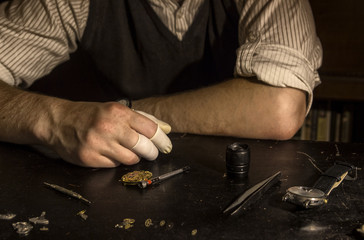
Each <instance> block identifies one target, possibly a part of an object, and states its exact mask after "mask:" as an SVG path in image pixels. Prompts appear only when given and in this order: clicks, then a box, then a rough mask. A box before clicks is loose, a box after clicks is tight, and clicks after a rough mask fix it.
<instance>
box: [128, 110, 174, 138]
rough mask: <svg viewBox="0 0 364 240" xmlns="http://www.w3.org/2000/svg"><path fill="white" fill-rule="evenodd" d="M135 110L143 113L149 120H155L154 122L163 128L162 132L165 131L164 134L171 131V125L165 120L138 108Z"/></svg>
mask: <svg viewBox="0 0 364 240" xmlns="http://www.w3.org/2000/svg"><path fill="white" fill-rule="evenodd" d="M134 111H135V112H137V113H139V114H141V115H143V116H144V117H147V118H149V119H150V120H152V121H153V122H155V123H156V124H158V126H159V127H160V128H161V129H162V130H163V132H165V133H166V134H168V133H170V132H171V126H170V125H169V124H168V123H166V122H163V121H162V120H159V119H158V118H156V117H154V116H153V115H151V114H148V113H146V112H142V111H138V110H134Z"/></svg>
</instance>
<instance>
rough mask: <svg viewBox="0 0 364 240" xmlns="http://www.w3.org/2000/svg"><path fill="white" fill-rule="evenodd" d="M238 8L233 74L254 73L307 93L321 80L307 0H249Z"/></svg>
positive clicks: (318, 47)
mask: <svg viewBox="0 0 364 240" xmlns="http://www.w3.org/2000/svg"><path fill="white" fill-rule="evenodd" d="M237 6H238V10H239V11H240V22H239V42H240V47H239V49H238V50H237V61H236V66H235V76H236V77H239V76H240V77H254V76H255V77H256V78H257V79H258V80H259V81H263V82H265V83H267V84H269V85H272V86H277V87H292V88H296V89H301V90H303V91H305V92H306V93H307V97H308V98H307V100H308V101H307V112H308V111H309V109H310V107H311V104H312V99H313V89H314V88H315V87H316V86H317V85H318V84H320V78H319V75H318V72H317V69H318V68H319V67H320V65H321V62H322V47H321V43H320V40H319V39H318V37H317V34H316V29H315V24H314V19H313V16H312V11H311V8H310V5H309V3H308V1H307V0H298V1H297V0H259V1H255V0H248V1H240V0H238V2H237Z"/></svg>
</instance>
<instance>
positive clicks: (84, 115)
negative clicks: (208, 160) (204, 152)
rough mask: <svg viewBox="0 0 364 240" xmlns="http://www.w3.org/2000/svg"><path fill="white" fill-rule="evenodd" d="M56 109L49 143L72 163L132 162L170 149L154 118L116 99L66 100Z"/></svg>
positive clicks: (90, 165)
mask: <svg viewBox="0 0 364 240" xmlns="http://www.w3.org/2000/svg"><path fill="white" fill-rule="evenodd" d="M59 110H60V111H58V114H57V115H56V117H55V119H54V121H52V122H53V123H52V127H51V128H52V129H51V134H50V136H49V140H48V142H49V144H50V146H51V148H52V149H54V150H55V151H56V152H57V153H58V154H59V155H60V156H61V157H62V158H63V159H64V160H66V161H69V162H71V163H74V164H77V165H81V166H87V167H115V166H118V165H119V164H125V165H131V164H136V163H138V162H139V160H140V157H143V158H145V159H148V160H154V159H155V158H156V157H157V156H158V149H159V150H160V151H161V152H164V153H169V152H170V151H171V149H172V144H171V142H170V140H169V138H168V137H167V135H166V134H165V133H164V132H163V131H162V130H161V128H159V126H158V124H157V123H156V121H154V119H153V120H152V119H151V118H150V117H148V116H145V114H142V113H139V112H136V111H133V110H131V109H129V108H128V107H126V106H124V105H122V104H119V103H117V102H108V103H95V102H67V103H64V105H63V106H62V107H61V108H60V109H59ZM164 125H167V124H166V123H164ZM167 129H168V128H167ZM167 133H168V132H167Z"/></svg>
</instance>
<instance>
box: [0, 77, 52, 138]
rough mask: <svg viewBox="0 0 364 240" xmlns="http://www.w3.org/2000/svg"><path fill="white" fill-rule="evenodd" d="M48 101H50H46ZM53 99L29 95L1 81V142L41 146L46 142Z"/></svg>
mask: <svg viewBox="0 0 364 240" xmlns="http://www.w3.org/2000/svg"><path fill="white" fill-rule="evenodd" d="M45 98H47V101H45ZM51 99H52V98H50V97H46V96H41V95H37V94H33V93H29V92H26V91H23V90H20V89H17V88H14V87H11V86H9V85H7V84H6V83H4V82H2V81H0V116H1V117H0V140H1V141H6V142H12V143H20V144H39V143H41V141H42V140H43V139H44V138H46V134H47V133H46V132H45V130H46V129H47V126H46V125H47V121H46V118H48V117H49V116H50V115H49V114H47V111H49V110H50V109H52V104H53V102H52V101H51Z"/></svg>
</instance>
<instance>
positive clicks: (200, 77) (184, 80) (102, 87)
mask: <svg viewBox="0 0 364 240" xmlns="http://www.w3.org/2000/svg"><path fill="white" fill-rule="evenodd" d="M237 48H238V13H237V10H236V4H235V1H234V0H206V1H205V2H204V3H203V5H202V6H201V8H200V9H199V11H198V13H197V15H196V16H195V19H194V21H193V23H192V25H191V27H190V28H189V30H188V31H187V33H186V34H185V35H184V37H183V40H182V41H179V40H178V39H177V38H176V37H175V36H174V35H173V34H172V33H171V32H170V31H169V30H168V28H167V27H166V26H165V25H164V24H163V23H162V22H161V20H160V19H159V17H158V16H157V15H156V13H155V12H154V10H153V9H152V8H151V6H150V5H149V4H148V1H147V0H90V11H89V17H88V22H87V27H86V29H85V32H84V35H83V38H82V40H81V43H80V48H79V50H78V52H77V53H76V54H73V55H71V61H70V62H71V63H66V64H64V66H61V67H60V68H61V69H62V67H63V68H65V69H66V70H65V71H64V72H65V73H66V74H62V70H58V69H56V70H55V71H54V72H55V73H52V74H51V77H50V78H54V79H55V81H53V82H54V83H53V85H52V87H43V88H45V89H46V90H47V91H45V92H46V93H48V94H52V95H56V96H59V97H65V98H68V99H72V100H89V101H110V100H115V99H116V98H123V97H128V98H131V99H139V98H144V97H150V96H155V95H159V94H166V93H167V94H168V93H174V92H178V91H183V90H188V89H192V88H199V87H203V86H207V85H211V84H214V83H216V82H220V81H222V80H224V79H227V78H231V77H233V70H234V66H235V61H236V49H237ZM79 52H82V54H81V55H80V54H79ZM85 53H86V54H87V55H85ZM80 56H81V57H80ZM72 60H73V61H72ZM72 62H73V63H72ZM74 62H78V63H77V65H75V64H74ZM80 62H81V63H82V64H81V66H80V64H79V63H80ZM77 70H78V72H77ZM52 76H53V77H52ZM48 78H49V77H48ZM40 82H42V81H40ZM43 82H45V83H46V84H49V82H52V81H43ZM35 85H36V86H35V89H36V90H37V85H41V84H38V83H37V84H35ZM52 89H53V90H52Z"/></svg>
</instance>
